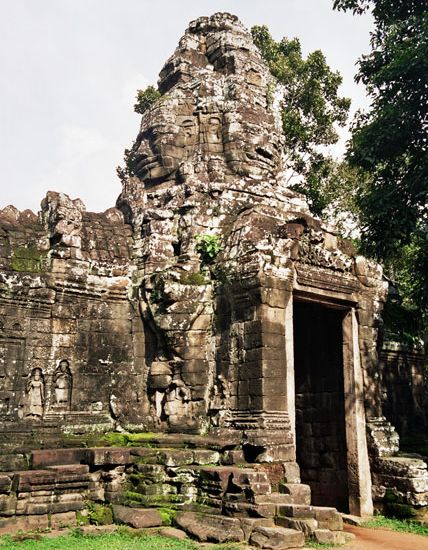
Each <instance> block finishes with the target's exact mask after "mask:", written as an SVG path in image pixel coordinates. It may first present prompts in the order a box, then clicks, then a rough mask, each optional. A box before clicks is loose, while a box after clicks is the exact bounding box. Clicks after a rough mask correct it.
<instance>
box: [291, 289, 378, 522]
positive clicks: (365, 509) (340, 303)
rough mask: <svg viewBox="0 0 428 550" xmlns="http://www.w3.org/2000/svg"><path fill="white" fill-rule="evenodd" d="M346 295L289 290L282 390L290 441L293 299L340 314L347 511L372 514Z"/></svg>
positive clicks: (360, 388)
mask: <svg viewBox="0 0 428 550" xmlns="http://www.w3.org/2000/svg"><path fill="white" fill-rule="evenodd" d="M349 298H350V296H346V297H345V299H344V296H343V295H340V296H337V295H335V293H332V292H331V291H330V292H328V294H327V293H325V292H324V291H323V292H320V290H319V289H313V291H307V290H306V289H305V290H304V291H301V290H298V289H295V290H294V291H293V292H292V293H290V296H289V299H288V300H287V306H286V308H285V333H286V338H285V346H286V350H285V351H286V373H287V374H286V380H287V384H286V392H287V410H288V413H289V417H290V423H291V429H292V432H293V437H294V441H296V406H295V377H294V376H295V372H294V326H293V305H294V301H295V300H298V301H302V302H307V303H308V302H309V303H316V304H317V305H321V306H323V307H328V308H333V309H337V310H339V311H341V312H342V313H343V320H342V334H343V341H342V342H343V379H344V406H345V433H346V448H347V466H348V468H347V470H348V492H349V511H350V513H351V514H354V515H358V516H365V515H372V514H373V500H372V493H371V473H370V464H369V457H368V450H367V439H366V416H365V409H364V383H363V369H362V365H361V360H360V348H359V342H358V321H357V317H356V314H355V308H356V305H357V304H356V302H355V301H353V300H350V299H349Z"/></svg>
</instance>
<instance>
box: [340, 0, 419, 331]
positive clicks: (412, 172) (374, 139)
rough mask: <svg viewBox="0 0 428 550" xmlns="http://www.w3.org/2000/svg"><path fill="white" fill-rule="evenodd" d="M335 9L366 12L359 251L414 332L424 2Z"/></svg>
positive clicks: (356, 150)
mask: <svg viewBox="0 0 428 550" xmlns="http://www.w3.org/2000/svg"><path fill="white" fill-rule="evenodd" d="M334 7H335V8H336V9H341V10H349V9H351V10H353V11H354V12H355V13H361V12H362V11H364V10H366V9H368V8H371V9H372V13H373V17H374V21H375V30H374V32H373V33H372V36H371V45H372V51H371V53H370V54H368V55H365V56H363V57H362V58H361V59H360V61H359V72H358V75H357V77H356V79H357V80H358V81H361V82H363V83H364V84H365V85H366V86H367V90H368V92H369V94H370V96H371V98H372V104H371V108H370V110H369V112H368V113H359V114H358V115H357V117H356V120H355V121H354V125H353V131H352V139H351V142H350V147H349V150H348V160H349V162H350V164H351V165H353V166H355V167H357V168H360V169H363V170H365V171H368V172H369V173H370V174H371V177H372V181H371V184H370V185H368V186H367V187H365V188H364V189H363V190H362V192H361V194H360V196H359V197H358V199H357V203H358V207H359V208H360V210H361V220H362V245H363V249H364V251H365V252H366V253H368V254H371V255H373V256H375V257H376V258H378V259H380V260H382V261H383V262H384V264H385V266H386V268H387V269H388V270H389V271H390V273H391V275H392V278H393V279H394V280H395V281H396V283H397V285H398V288H399V292H400V294H401V295H402V297H403V302H402V307H403V308H404V309H406V310H407V313H408V315H407V319H409V318H411V319H412V323H410V325H411V326H413V327H414V318H415V316H416V317H417V318H418V320H419V329H418V330H419V331H421V330H422V328H423V326H424V323H425V326H426V325H427V323H428V313H427V312H428V239H427V236H428V0H393V1H391V0H388V1H387V0H336V1H335V2H334ZM406 323H407V325H408V326H410V325H409V322H408V321H406ZM403 326H404V324H403ZM403 330H404V329H403ZM412 330H415V329H414V328H413V329H412ZM410 332H411V330H410Z"/></svg>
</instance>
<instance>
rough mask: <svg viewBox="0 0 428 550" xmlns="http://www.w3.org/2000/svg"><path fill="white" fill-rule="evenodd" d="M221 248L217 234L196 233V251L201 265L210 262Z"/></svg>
mask: <svg viewBox="0 0 428 550" xmlns="http://www.w3.org/2000/svg"><path fill="white" fill-rule="evenodd" d="M222 250H223V246H222V245H221V242H220V237H219V236H218V235H196V252H197V253H198V254H199V256H200V258H201V261H202V264H203V265H209V264H211V263H212V262H213V261H214V260H215V258H216V257H217V255H218V254H219V253H220V252H221V251H222Z"/></svg>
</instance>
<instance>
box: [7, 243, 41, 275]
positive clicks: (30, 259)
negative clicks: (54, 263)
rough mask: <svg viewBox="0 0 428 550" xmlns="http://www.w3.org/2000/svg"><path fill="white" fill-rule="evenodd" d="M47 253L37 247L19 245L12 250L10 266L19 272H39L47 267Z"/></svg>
mask: <svg viewBox="0 0 428 550" xmlns="http://www.w3.org/2000/svg"><path fill="white" fill-rule="evenodd" d="M46 258H47V254H46V253H45V252H43V251H41V250H39V249H38V248H36V247H33V246H28V247H24V246H22V247H17V248H15V249H13V250H12V258H11V261H10V268H11V269H12V270H13V271H17V272H31V273H39V272H41V271H45V269H46Z"/></svg>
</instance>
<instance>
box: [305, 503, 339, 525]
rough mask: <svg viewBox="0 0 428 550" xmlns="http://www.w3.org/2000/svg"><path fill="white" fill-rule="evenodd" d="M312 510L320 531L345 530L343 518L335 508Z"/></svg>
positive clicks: (314, 508) (319, 507)
mask: <svg viewBox="0 0 428 550" xmlns="http://www.w3.org/2000/svg"><path fill="white" fill-rule="evenodd" d="M312 509H313V512H314V514H315V518H316V520H317V521H318V527H319V528H320V529H330V530H332V531H341V530H342V529H343V519H342V516H341V515H340V514H339V512H338V511H337V510H336V509H335V508H326V507H321V506H312Z"/></svg>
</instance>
